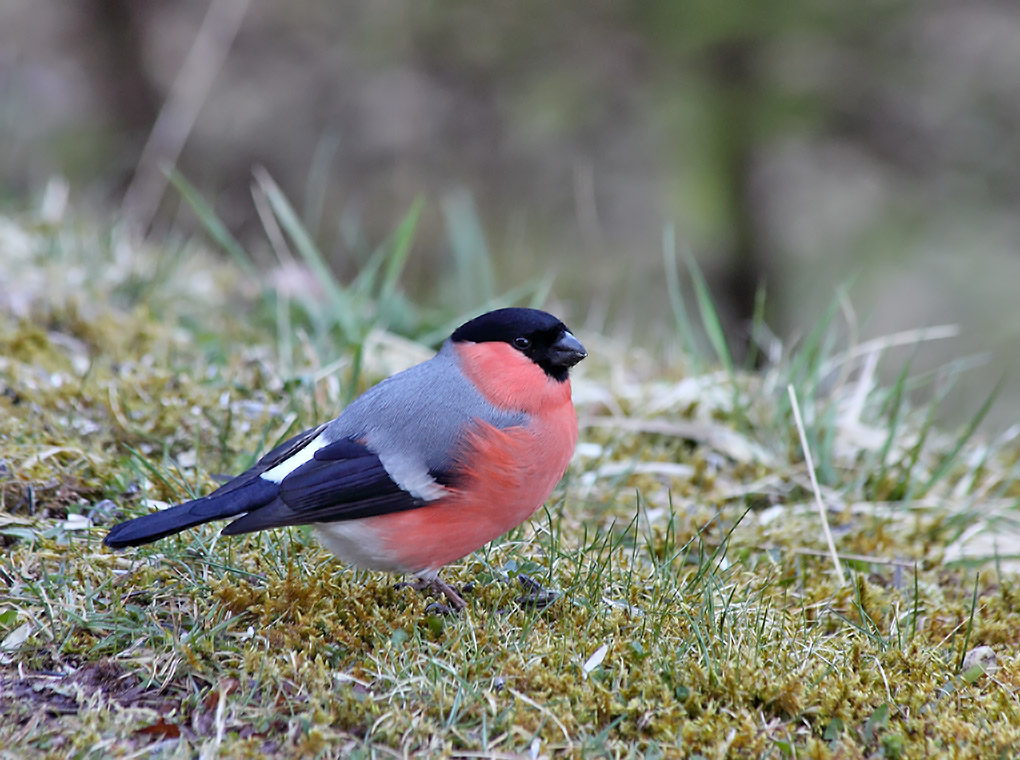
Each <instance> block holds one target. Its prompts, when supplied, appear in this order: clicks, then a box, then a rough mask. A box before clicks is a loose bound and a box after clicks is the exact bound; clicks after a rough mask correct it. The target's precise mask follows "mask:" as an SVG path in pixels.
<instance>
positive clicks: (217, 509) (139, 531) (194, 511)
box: [103, 477, 280, 549]
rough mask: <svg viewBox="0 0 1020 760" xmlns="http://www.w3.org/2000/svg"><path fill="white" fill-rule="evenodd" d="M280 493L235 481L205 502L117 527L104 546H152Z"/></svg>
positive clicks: (264, 483)
mask: <svg viewBox="0 0 1020 760" xmlns="http://www.w3.org/2000/svg"><path fill="white" fill-rule="evenodd" d="M239 486H240V487H239ZM279 491H280V487H279V485H277V484H276V483H273V482H271V481H268V480H264V479H263V478H259V477H255V478H253V479H251V480H249V481H248V482H247V483H244V484H243V485H240V484H237V483H235V482H233V481H232V482H231V483H228V484H227V485H226V486H224V487H223V488H221V489H219V490H217V491H213V492H212V493H211V494H209V495H208V496H204V497H202V498H201V499H195V500H194V501H186V502H184V503H183V504H178V505H177V506H176V507H170V508H169V509H164V510H162V511H160V512H153V513H152V514H150V515H143V516H142V517H136V518H135V519H134V520H128V521H127V522H122V523H120V524H119V525H114V526H113V527H112V528H111V529H110V532H109V533H107V534H106V538H104V539H103V543H104V544H106V545H107V546H109V547H110V548H111V549H124V548H126V547H128V546H139V545H141V544H148V543H151V542H153V541H156V540H158V539H160V538H163V537H164V536H171V535H173V534H174V533H180V532H181V531H182V530H186V529H187V528H192V527H194V526H196V525H201V524H202V523H207V522H212V521H213V520H223V519H225V518H227V517H234V516H235V515H240V514H243V513H244V512H249V511H251V510H253V509H257V508H258V507H261V506H264V505H266V504H268V503H269V502H271V501H272V500H273V499H275V498H276V495H277V494H278V493H279Z"/></svg>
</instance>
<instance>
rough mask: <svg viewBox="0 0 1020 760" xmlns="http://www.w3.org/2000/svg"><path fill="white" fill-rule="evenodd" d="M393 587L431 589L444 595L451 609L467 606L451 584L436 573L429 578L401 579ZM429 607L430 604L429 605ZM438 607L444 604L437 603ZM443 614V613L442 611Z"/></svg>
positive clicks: (456, 609)
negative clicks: (401, 580)
mask: <svg viewBox="0 0 1020 760" xmlns="http://www.w3.org/2000/svg"><path fill="white" fill-rule="evenodd" d="M395 588H413V589H414V590H415V591H432V592H433V593H436V594H442V595H443V596H445V597H446V599H447V601H448V602H449V603H450V607H452V608H453V609H452V611H454V612H460V611H461V610H462V609H464V608H465V607H467V602H465V601H464V597H462V596H461V595H460V594H459V593H458V592H457V589H455V588H454V587H453V586H451V585H450V584H449V583H447V582H446V581H444V580H443V579H442V578H440V577H439V576H438V575H434V576H432V577H429V578H421V577H419V578H418V579H417V580H415V581H403V582H401V583H398V584H397V585H396V587H395ZM429 606H430V607H431V606H432V605H429ZM437 606H438V607H444V605H437ZM444 614H445V613H444Z"/></svg>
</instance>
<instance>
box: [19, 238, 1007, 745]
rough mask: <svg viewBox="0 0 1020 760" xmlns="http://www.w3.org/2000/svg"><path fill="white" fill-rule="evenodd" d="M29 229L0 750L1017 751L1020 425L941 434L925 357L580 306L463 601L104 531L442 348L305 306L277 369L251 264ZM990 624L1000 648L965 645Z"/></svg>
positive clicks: (226, 547) (315, 564)
mask: <svg viewBox="0 0 1020 760" xmlns="http://www.w3.org/2000/svg"><path fill="white" fill-rule="evenodd" d="M2 221H3V223H2V224H0V260H4V261H6V262H8V266H7V269H6V271H7V274H8V277H7V278H6V282H5V283H4V284H3V285H2V286H0V544H2V546H3V549H2V557H0V641H2V644H0V714H2V716H3V717H2V720H0V755H2V756H5V757H24V756H29V755H42V756H51V757H105V756H139V755H141V756H159V757H163V756H165V757H177V756H182V757H183V756H194V755H200V756H202V757H212V756H222V757H249V756H250V757H259V756H283V757H295V756H302V757H316V756H352V757H353V756H359V755H361V756H379V757H389V756H404V755H408V754H420V755H430V756H440V755H445V756H470V757H487V756H493V757H510V756H524V757H538V756H569V757H575V756H612V757H634V756H647V757H656V756H659V757H697V756H702V757H706V758H722V757H776V758H781V757H782V758H785V757H811V758H830V757H831V758H836V757H839V758H858V757H860V758H864V757H889V758H895V757H947V758H957V757H960V758H963V757H974V758H990V757H1017V756H1018V755H1017V747H1020V695H1018V689H1020V657H1018V656H1017V654H1016V649H1017V643H1018V641H1020V583H1018V576H1017V574H1016V570H1015V566H1014V565H1011V564H1010V558H1009V557H1008V556H1004V554H1003V553H1004V552H1008V551H1009V549H1008V546H1009V541H1010V539H1009V537H1008V533H1009V530H1010V529H1011V528H1012V526H1014V525H1015V523H1016V517H1017V513H1016V509H1015V504H1016V500H1017V498H1018V497H1020V486H1018V485H1017V483H1016V480H1015V475H1016V467H1017V461H1018V459H1020V456H1018V454H1020V449H1018V447H1017V445H1016V443H1015V440H1014V439H1013V438H1011V437H1009V436H1005V437H1003V438H1001V439H999V440H997V441H991V442H989V441H980V440H978V438H977V437H976V436H971V435H969V434H967V433H966V431H965V433H964V434H962V435H948V434H939V433H937V432H935V430H934V428H933V426H932V425H931V422H930V419H931V418H930V415H928V413H927V410H926V409H924V408H922V409H919V410H910V409H909V408H908V407H907V405H906V401H905V398H906V396H907V395H909V393H908V391H909V390H910V388H909V382H908V380H909V378H908V376H907V374H906V373H905V374H904V376H903V377H904V380H903V381H902V382H900V383H897V384H896V386H895V387H893V388H887V389H883V388H880V387H878V386H877V385H876V384H875V383H874V381H873V377H872V376H869V374H868V371H867V368H866V367H865V368H864V369H862V368H861V367H860V366H858V365H853V366H851V361H850V359H849V358H847V357H848V356H849V355H850V353H852V352H848V353H847V354H846V355H840V354H838V353H836V352H831V351H830V352H829V353H828V354H826V355H825V356H822V354H821V349H820V346H821V345H822V341H819V342H818V344H817V346H816V348H818V356H816V357H814V358H813V359H811V360H802V359H801V358H800V357H803V354H795V355H794V356H792V357H789V359H788V360H786V361H785V362H782V363H777V364H776V365H774V366H773V367H771V368H770V369H767V370H764V371H762V372H760V373H741V372H738V371H732V372H717V373H715V374H709V373H708V372H707V371H700V372H692V370H691V365H690V364H686V363H685V364H681V363H679V362H670V361H667V360H661V359H654V360H653V359H651V358H649V356H647V355H643V354H640V353H639V352H638V351H637V350H636V349H626V348H621V347H620V346H619V345H616V344H614V343H613V342H612V341H609V340H607V339H603V338H600V337H599V336H597V335H591V334H584V332H583V330H579V331H578V332H580V333H581V336H582V338H583V339H584V340H585V343H586V344H588V347H589V350H590V352H591V358H590V359H589V360H587V361H586V362H585V363H583V364H582V365H581V367H580V368H579V372H578V377H577V380H576V396H577V404H578V408H579V414H580V417H581V420H582V432H581V444H580V445H579V449H578V454H577V456H576V457H575V460H574V462H573V464H572V466H571V469H570V471H569V473H568V475H567V477H566V478H565V479H564V481H563V483H562V484H561V485H560V487H559V488H558V489H557V491H556V492H555V494H554V495H553V497H552V498H551V499H550V501H549V503H548V505H547V507H546V509H544V510H542V511H540V512H539V513H538V514H537V515H536V516H535V518H534V519H533V520H532V521H531V522H530V523H528V524H527V525H525V526H523V527H522V528H520V529H518V530H516V531H514V532H513V533H511V534H510V535H508V536H506V537H504V538H503V539H501V540H499V541H496V542H495V543H494V544H492V545H490V546H488V547H485V548H484V549H482V550H480V551H479V552H477V553H476V554H475V555H473V556H471V557H469V558H467V559H465V560H463V561H461V562H458V563H456V564H454V565H453V566H451V567H450V568H448V569H447V571H446V573H445V578H446V579H447V580H448V581H450V582H451V583H454V584H456V585H459V586H465V595H466V597H467V598H468V600H469V605H468V609H467V610H466V611H465V612H464V613H463V614H461V615H459V616H452V617H451V616H445V617H444V616H441V615H437V614H434V613H433V612H432V611H430V608H429V607H428V605H429V603H430V601H431V600H430V599H428V598H425V597H423V596H421V595H419V594H418V593H417V592H415V591H413V590H411V589H407V588H399V589H398V588H396V587H395V583H396V582H397V581H399V580H400V579H399V578H394V577H390V576H386V575H383V574H376V573H358V572H354V571H352V570H350V569H347V568H345V567H343V566H341V565H339V564H338V563H336V562H335V561H333V560H332V559H331V558H330V557H329V555H327V554H326V553H325V552H324V551H323V550H322V549H320V548H319V547H318V546H317V544H316V543H315V542H314V539H313V538H312V536H311V534H310V533H309V531H307V530H304V529H291V530H279V531H273V532H270V533H266V534H258V535H253V536H247V537H243V538H234V539H220V538H219V537H218V536H217V530H216V528H215V527H210V526H206V527H204V528H200V529H195V530H191V531H188V532H186V533H184V534H183V535H180V536H176V537H173V538H168V539H165V540H163V541H160V542H158V543H157V544H155V545H152V546H149V547H143V548H139V549H136V550H131V551H128V552H124V553H114V552H111V551H109V550H107V549H105V548H103V547H102V546H101V543H100V541H101V539H102V536H103V535H104V532H105V528H106V527H107V526H109V525H110V524H112V523H113V522H115V521H116V520H118V519H121V518H123V517H127V516H133V515H137V514H142V513H145V512H148V511H150V510H151V509H153V508H155V507H156V506H158V505H159V503H160V502H165V503H170V502H175V501H179V500H182V499H185V498H187V497H189V496H191V495H192V494H196V493H203V492H206V491H208V490H209V489H211V488H213V487H214V485H215V477H214V476H215V475H216V474H219V473H230V472H236V471H237V470H239V469H240V468H242V467H244V466H245V465H246V464H248V463H250V462H251V461H252V458H253V456H254V455H256V454H257V453H258V452H259V451H260V450H265V449H267V448H268V447H269V446H270V445H272V444H273V443H274V442H276V441H278V440H279V439H281V438H283V437H284V436H285V435H287V434H288V433H292V432H294V431H296V430H297V429H300V428H302V427H304V426H308V425H311V424H314V423H316V422H318V421H321V420H322V419H325V418H328V417H330V416H333V415H334V414H335V413H336V411H337V410H338V409H339V408H340V407H341V406H342V403H343V400H344V399H345V398H348V397H349V396H350V395H351V392H352V391H355V390H358V389H360V388H362V387H364V385H365V383H369V382H374V381H376V380H378V379H380V378H381V377H382V376H385V375H386V374H389V373H390V372H392V371H394V370H396V369H399V368H400V365H401V364H407V363H413V362H414V361H417V360H418V359H419V358H421V356H422V355H423V353H424V354H425V355H427V351H425V350H424V349H423V348H422V347H420V346H418V345H417V344H414V343H411V342H407V341H404V340H401V339H397V338H395V337H394V336H391V335H388V334H385V333H380V332H375V333H372V334H371V335H370V336H369V337H368V338H367V340H366V342H365V345H364V351H363V355H361V354H360V353H359V356H360V357H361V358H360V359H359V360H358V361H354V360H353V359H351V358H350V357H349V356H347V355H345V354H344V352H343V351H342V350H341V351H339V352H338V356H323V355H322V354H321V352H320V351H319V350H318V349H317V348H316V347H314V346H313V342H312V341H310V340H307V339H306V338H307V336H306V335H304V334H303V333H302V332H301V330H300V328H295V329H294V333H293V336H292V340H291V338H288V341H289V342H288V348H287V358H288V362H286V363H287V364H290V363H291V362H292V363H293V365H294V366H296V367H297V371H296V372H293V373H290V374H286V373H285V372H284V370H282V369H281V361H280V355H281V354H280V352H281V345H280V341H281V336H280V333H279V331H277V332H276V333H275V334H274V333H273V331H271V330H266V329H264V327H263V326H261V325H263V322H261V321H260V312H259V309H260V306H259V303H258V297H257V296H255V295H253V293H252V291H251V290H250V289H246V288H245V287H243V281H242V280H241V278H240V277H239V276H238V274H237V272H236V271H235V270H234V269H233V268H232V266H229V265H226V264H222V263H215V262H214V261H213V260H212V259H211V258H208V257H207V256H206V255H205V254H204V253H203V252H202V251H201V250H199V249H197V248H195V247H193V246H187V245H182V246H179V247H178V248H176V249H174V250H170V249H169V248H165V249H160V248H155V249H152V248H131V250H130V252H129V253H130V255H129V256H126V257H125V256H122V255H120V254H122V253H123V251H124V248H125V247H129V248H130V247H131V246H132V245H133V244H132V243H131V242H130V239H129V238H126V237H122V236H121V235H120V233H119V232H117V231H116V230H113V231H112V232H111V231H110V230H102V229H100V230H99V231H96V230H95V229H91V230H90V229H88V228H85V229H82V228H80V227H78V226H75V225H71V224H67V225H63V224H62V225H57V226H47V225H42V224H39V223H36V222H33V221H31V220H28V221H26V220H25V219H10V218H8V219H4V220H2ZM118 252H120V254H119V253H118ZM168 258H172V259H173V261H172V262H169V263H168V261H167V259H168ZM125 262H127V263H125ZM4 289H6V291H5V290H4ZM288 324H289V322H288ZM811 350H812V348H811V346H808V347H806V348H802V351H804V352H808V353H810V351H811ZM841 360H842V361H844V362H845V363H846V364H847V372H845V373H839V372H836V373H828V374H825V373H823V372H822V371H821V370H820V369H819V368H820V367H822V366H825V362H830V363H831V362H833V361H836V362H838V361H841ZM331 362H334V363H333V364H330V363H331ZM359 365H360V367H359ZM828 366H834V365H831V364H830V365H828ZM811 367H814V370H811ZM833 378H835V379H833ZM787 382H791V383H793V384H795V385H797V386H798V392H799V393H800V397H801V402H802V404H803V408H802V411H803V412H804V414H805V418H806V420H807V436H808V440H809V442H810V444H811V446H812V449H813V450H814V451H815V456H816V462H817V466H818V472H819V476H820V478H821V480H822V488H821V494H820V495H821V497H822V499H823V500H824V503H825V505H826V507H827V514H828V519H829V522H830V523H831V526H832V530H833V533H834V536H835V543H836V548H837V550H838V552H839V554H840V555H841V557H842V560H841V568H842V570H843V573H844V574H845V583H844V584H843V585H840V583H839V580H838V578H837V576H836V574H835V573H834V570H833V563H832V558H831V557H830V556H829V553H828V551H827V549H826V543H825V540H824V537H823V533H822V530H821V528H820V522H819V513H818V511H817V509H816V507H815V506H814V504H813V489H812V487H811V484H810V480H809V478H808V472H807V469H806V467H805V464H804V459H803V452H802V449H801V447H800V444H799V437H798V434H797V430H796V428H795V426H794V424H793V421H792V417H791V415H790V407H789V404H788V402H787V401H786V400H785V399H786V392H785V384H786V383H787ZM352 386H356V387H352ZM987 536H998V537H999V539H1000V540H1001V542H1000V545H999V547H998V548H994V547H993V548H992V549H991V550H989V551H986V552H985V553H984V554H982V553H981V552H980V551H977V550H975V548H974V547H975V546H977V547H980V546H982V545H983V544H981V539H982V537H987ZM986 545H991V544H986ZM1013 551H1014V552H1015V548H1014V549H1013ZM525 577H530V578H532V579H534V580H536V581H538V582H539V583H540V584H542V585H543V586H544V587H546V588H549V589H553V590H555V591H556V592H558V598H557V599H556V600H555V601H554V602H552V603H551V604H549V605H548V606H544V607H541V606H537V605H534V604H531V603H529V597H528V594H529V589H528V588H527V587H526V581H522V578H525ZM978 646H988V647H991V649H992V650H993V651H994V653H995V655H996V659H997V662H996V663H995V664H994V665H988V664H987V661H985V662H986V665H985V666H984V667H978V666H973V667H971V666H969V663H968V667H964V665H963V662H964V657H965V655H966V653H967V652H968V651H970V650H973V649H975V648H976V647H978Z"/></svg>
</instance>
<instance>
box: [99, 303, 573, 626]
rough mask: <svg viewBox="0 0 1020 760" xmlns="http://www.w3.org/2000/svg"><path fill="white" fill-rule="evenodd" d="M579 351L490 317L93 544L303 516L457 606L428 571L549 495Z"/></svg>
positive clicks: (272, 524) (248, 528) (335, 543)
mask: <svg viewBox="0 0 1020 760" xmlns="http://www.w3.org/2000/svg"><path fill="white" fill-rule="evenodd" d="M587 355H588V354H587V351H586V350H585V348H584V346H583V345H582V344H581V342H580V341H579V340H578V339H577V338H576V337H574V335H573V333H571V332H570V330H569V329H568V328H567V327H566V325H564V324H563V322H561V321H560V320H559V319H557V318H556V317H554V316H553V315H551V314H549V313H547V312H545V311H540V310H538V309H527V308H504V309H497V310H495V311H489V312H487V313H485V314H482V315H480V316H478V317H475V318H474V319H471V320H470V321H468V322H465V323H464V324H462V325H461V326H460V327H458V328H457V329H456V330H454V331H453V333H452V334H451V335H450V337H449V338H447V339H446V340H445V341H444V342H443V344H442V346H441V348H440V349H439V351H438V352H437V353H436V354H435V355H434V356H433V357H432V358H430V359H427V360H426V361H423V362H421V363H420V364H416V365H415V366H413V367H410V368H409V369H406V370H404V371H402V372H398V373H397V374H394V375H392V376H390V377H388V378H386V379H385V380H383V381H382V382H380V383H378V384H377V385H375V386H373V387H371V388H369V389H368V390H367V391H365V392H364V393H363V394H362V395H361V396H359V397H358V398H356V399H355V400H354V401H352V402H351V403H350V404H349V405H348V406H347V407H346V408H345V409H343V410H342V411H341V412H340V414H339V415H338V416H337V417H336V418H335V419H332V420H330V421H329V422H324V423H322V424H321V425H318V426H317V427H313V428H309V429H308V430H305V431H303V432H301V433H299V434H297V435H296V436H294V437H292V438H290V439H289V440H286V441H284V442H283V443H281V444H279V445H278V446H276V447H275V448H274V449H272V450H271V451H269V452H268V453H267V454H265V455H264V456H263V457H262V458H261V459H259V460H258V462H257V463H256V464H255V465H254V466H252V467H251V468H249V469H247V470H245V471H244V472H242V473H241V474H239V475H237V476H236V477H234V478H233V479H231V480H229V481H227V482H225V483H224V484H223V485H221V486H220V487H219V488H217V489H216V490H215V491H213V492H212V493H210V494H209V495H208V496H203V497H201V498H198V499H194V500H192V501H187V502H184V503H182V504H178V505H176V506H173V507H170V508H168V509H164V510H161V511H157V512H153V513H150V514H146V515H143V516H141V517H137V518H135V519H132V520H128V521H126V522H122V523H119V524H117V525H114V526H113V527H112V528H111V529H110V530H109V532H108V533H107V535H106V537H105V538H104V539H103V543H104V544H105V545H106V546H107V547H110V548H111V549H125V548H128V547H133V546H139V545H142V544H147V543H151V542H153V541H157V540H159V539H161V538H164V537H166V536H170V535H173V534H176V533H180V532H181V531H184V530H186V529H188V528H191V527H194V526H197V525H201V524H203V523H208V522H213V521H217V520H225V519H230V518H233V520H232V522H230V523H229V524H227V525H226V526H225V527H224V528H223V529H222V531H221V533H222V534H223V535H228V536H233V535H238V534H243V533H251V532H253V531H260V530H267V529H270V528H280V527H285V526H294V525H306V524H307V525H312V526H313V527H314V528H315V531H316V533H317V536H318V539H319V541H320V542H321V543H322V544H323V545H324V546H325V547H326V548H327V549H328V550H330V551H331V552H332V553H333V554H334V555H336V557H338V558H339V559H341V560H343V561H345V562H347V563H349V564H352V565H354V566H356V567H359V568H362V569H367V570H383V571H388V572H393V573H404V574H413V575H414V576H416V577H417V581H416V582H415V583H409V584H407V585H412V586H415V587H416V588H418V589H419V590H424V589H431V590H432V591H433V592H435V593H441V594H442V595H443V596H445V597H446V599H447V600H448V601H449V602H450V604H451V605H452V606H453V608H454V609H456V610H462V609H464V607H465V606H466V603H465V601H464V599H463V597H462V596H461V595H460V593H459V592H458V591H457V590H456V589H454V588H453V587H452V586H450V585H448V584H447V583H445V582H444V581H443V580H442V579H441V578H440V577H439V570H440V568H442V567H444V566H445V565H448V564H450V563H452V562H455V561H457V560H459V559H461V558H463V557H466V556H467V555H469V554H471V553H472V552H473V551H475V550H476V549H478V548H480V547H482V546H483V545H484V544H486V543H488V542H489V541H492V540H493V539H496V538H498V537H499V536H501V535H503V534H504V533H506V532H508V531H510V530H512V529H513V528H515V527H517V526H518V525H520V524H521V523H523V522H524V521H525V520H527V519H528V518H529V517H531V516H532V515H533V514H534V513H535V512H536V511H537V510H538V509H539V507H541V506H542V505H543V504H544V503H545V501H546V499H548V497H549V495H550V494H551V493H552V490H553V488H554V487H555V486H556V484H557V483H558V482H559V481H560V479H561V478H562V477H563V475H564V473H565V472H566V469H567V465H568V464H569V462H570V459H571V456H572V455H573V451H574V447H575V445H576V443H577V434H578V432H577V413H576V411H575V409H574V405H573V401H572V399H571V387H570V370H571V368H572V367H574V365H576V364H577V363H578V362H579V361H581V360H582V359H584V358H585V357H586V356H587Z"/></svg>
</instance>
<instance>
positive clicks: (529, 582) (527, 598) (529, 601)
mask: <svg viewBox="0 0 1020 760" xmlns="http://www.w3.org/2000/svg"><path fill="white" fill-rule="evenodd" d="M517 582H518V583H519V584H521V588H523V589H524V590H525V591H526V592H527V593H525V594H522V595H521V596H519V597H517V598H516V599H515V600H514V601H516V602H517V603H518V604H519V605H521V606H522V607H534V608H536V609H539V610H543V609H545V608H546V607H548V606H549V605H550V604H552V603H553V602H555V601H556V600H557V599H559V598H560V592H559V591H553V590H552V589H547V588H544V587H543V586H542V584H541V583H539V582H538V581H536V580H535V579H534V578H532V577H531V576H530V575H525V574H524V573H520V574H519V575H518V576H517Z"/></svg>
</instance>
